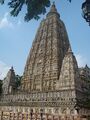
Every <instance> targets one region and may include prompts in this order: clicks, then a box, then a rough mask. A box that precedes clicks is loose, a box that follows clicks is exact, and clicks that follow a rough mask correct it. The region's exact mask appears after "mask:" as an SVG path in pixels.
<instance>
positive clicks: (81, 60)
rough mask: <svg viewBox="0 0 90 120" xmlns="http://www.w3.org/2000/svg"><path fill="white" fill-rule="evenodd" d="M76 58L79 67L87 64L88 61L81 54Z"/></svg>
mask: <svg viewBox="0 0 90 120" xmlns="http://www.w3.org/2000/svg"><path fill="white" fill-rule="evenodd" d="M75 56H76V60H77V62H78V66H79V67H84V66H85V65H86V64H87V59H86V58H85V57H84V56H82V55H80V54H76V55H75Z"/></svg>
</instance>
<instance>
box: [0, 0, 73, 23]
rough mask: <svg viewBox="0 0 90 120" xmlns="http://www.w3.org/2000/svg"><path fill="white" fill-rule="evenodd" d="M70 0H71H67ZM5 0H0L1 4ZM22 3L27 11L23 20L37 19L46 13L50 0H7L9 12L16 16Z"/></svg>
mask: <svg viewBox="0 0 90 120" xmlns="http://www.w3.org/2000/svg"><path fill="white" fill-rule="evenodd" d="M68 1H69V2H71V0H68ZM4 2H5V0H0V3H1V4H4ZM23 5H26V8H27V13H26V14H25V17H24V19H25V21H27V22H28V21H30V20H31V19H33V18H34V19H36V20H38V19H39V18H40V15H41V14H45V13H46V8H47V7H50V0H8V6H9V8H11V9H12V10H11V12H10V14H11V15H12V16H14V17H15V16H18V14H19V12H20V11H21V10H22V7H23Z"/></svg>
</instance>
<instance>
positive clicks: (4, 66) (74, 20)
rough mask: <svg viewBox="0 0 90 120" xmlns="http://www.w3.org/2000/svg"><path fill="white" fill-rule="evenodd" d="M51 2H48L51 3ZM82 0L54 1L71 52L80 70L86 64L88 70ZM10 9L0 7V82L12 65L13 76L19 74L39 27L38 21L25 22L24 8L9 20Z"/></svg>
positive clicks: (89, 33)
mask: <svg viewBox="0 0 90 120" xmlns="http://www.w3.org/2000/svg"><path fill="white" fill-rule="evenodd" d="M52 1H53V0H51V2H52ZM83 2H84V1H83V0H72V2H71V3H69V2H68V1H67V0H55V4H56V7H57V10H58V12H59V13H60V19H62V20H63V22H64V23H65V26H66V29H67V32H68V36H69V40H70V43H71V47H72V51H73V52H74V55H75V56H76V59H77V61H78V66H79V67H84V66H85V65H86V64H87V65H88V66H89V67H90V53H89V51H90V40H89V38H90V26H89V25H88V23H87V22H86V21H85V20H84V19H83V18H82V10H81V5H82V3H83ZM49 9H50V8H47V12H48V11H49ZM9 12H10V9H9V8H8V6H7V5H6V4H5V5H3V6H1V5H0V79H3V78H4V77H5V76H6V74H7V71H8V70H9V69H10V67H11V66H13V67H14V70H15V72H16V74H19V75H22V74H23V71H24V67H25V63H26V59H27V56H28V54H29V51H30V48H31V45H32V41H33V40H34V37H35V34H36V32H37V29H38V27H39V24H40V21H41V20H42V19H43V18H45V16H46V15H41V18H40V19H39V20H38V21H36V20H34V19H33V20H31V21H30V22H28V23H27V22H25V21H24V19H23V17H24V15H25V13H26V9H25V8H23V10H22V11H21V12H20V14H19V16H18V17H11V16H10V14H9Z"/></svg>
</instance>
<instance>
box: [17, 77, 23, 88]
mask: <svg viewBox="0 0 90 120" xmlns="http://www.w3.org/2000/svg"><path fill="white" fill-rule="evenodd" d="M21 78H22V76H19V75H16V76H15V81H16V88H18V87H19V86H20V85H21Z"/></svg>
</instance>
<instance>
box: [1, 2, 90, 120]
mask: <svg viewBox="0 0 90 120" xmlns="http://www.w3.org/2000/svg"><path fill="white" fill-rule="evenodd" d="M14 77H15V73H14V70H13V68H11V69H10V71H9V72H8V74H7V77H6V79H5V80H4V83H3V94H2V95H1V96H0V110H1V111H4V112H5V111H8V112H10V111H12V113H18V115H17V117H18V116H19V114H20V117H21V113H22V114H23V113H25V112H26V113H29V115H28V116H30V114H32V113H31V110H33V112H34V113H35V114H36V113H40V111H41V109H43V112H44V113H45V114H46V113H47V114H56V115H69V114H70V115H77V114H78V111H77V109H76V107H77V99H81V98H82V97H84V98H85V96H84V95H83V94H82V93H83V89H82V85H83V86H87V87H89V85H90V84H88V83H90V82H88V81H90V68H89V67H88V66H87V65H86V66H85V68H78V65H77V61H76V58H75V56H74V54H73V52H72V50H71V47H70V43H69V39H68V35H67V31H66V28H65V25H64V23H63V21H62V20H61V19H60V15H59V13H58V12H57V9H56V7H55V4H53V5H52V6H51V10H50V12H49V13H48V14H47V16H46V19H43V20H42V21H41V24H40V27H39V28H38V31H37V34H36V36H35V39H34V41H33V44H32V48H31V50H30V53H29V55H28V58H27V62H26V65H25V69H24V73H23V77H22V82H21V87H20V90H19V91H17V92H14V91H13V89H14V87H15V81H14ZM79 109H80V115H84V113H85V112H86V113H87V115H88V114H89V115H90V110H87V109H85V108H83V110H82V108H79ZM35 111H36V112H35ZM82 111H85V112H82ZM40 114H41V113H40ZM38 115H39V114H38ZM39 116H40V115H39ZM22 118H23V115H22ZM26 119H27V118H26Z"/></svg>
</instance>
